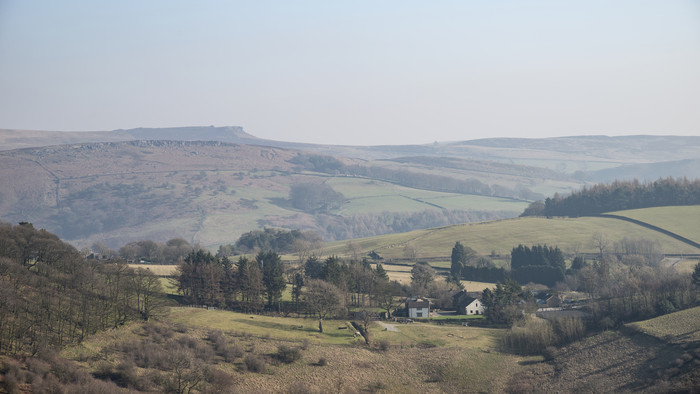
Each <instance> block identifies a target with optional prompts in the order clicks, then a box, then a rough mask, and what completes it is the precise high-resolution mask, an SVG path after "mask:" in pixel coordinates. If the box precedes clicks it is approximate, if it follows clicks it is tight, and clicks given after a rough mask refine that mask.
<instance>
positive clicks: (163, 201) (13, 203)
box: [0, 126, 700, 251]
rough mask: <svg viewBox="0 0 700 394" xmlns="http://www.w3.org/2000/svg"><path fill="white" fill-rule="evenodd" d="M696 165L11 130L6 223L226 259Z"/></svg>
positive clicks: (610, 141)
mask: <svg viewBox="0 0 700 394" xmlns="http://www.w3.org/2000/svg"><path fill="white" fill-rule="evenodd" d="M17 148H21V149H17ZM319 157H321V158H323V159H322V160H320V161H318V160H316V159H317V158H319ZM698 157H700V138H698V137H657V136H632V137H605V136H592V137H566V138H548V139H499V138H496V139H484V140H473V141H460V142H446V143H434V144H426V145H387V146H332V145H315V144H301V143H294V142H285V141H272V140H265V139H260V138H257V137H255V136H253V135H251V134H248V133H246V132H245V131H244V130H243V129H242V128H241V127H213V126H210V127H178V128H163V129H146V128H140V129H131V130H114V131H95V132H52V131H22V130H0V182H2V183H1V184H2V185H3V186H2V188H1V189H0V220H2V221H6V222H19V221H29V222H33V223H34V224H35V225H37V226H39V227H43V228H46V229H48V230H50V231H52V232H55V233H57V234H58V235H60V236H61V237H62V238H64V239H67V240H69V241H70V242H72V243H73V244H75V245H76V246H80V247H82V246H89V245H90V244H91V243H93V242H95V241H103V242H106V243H107V244H108V245H111V246H113V247H116V246H119V245H122V244H124V243H126V242H129V241H132V240H140V239H153V240H157V241H165V240H167V239H169V238H172V237H181V238H184V239H186V240H188V241H190V242H196V243H200V244H201V245H203V246H205V247H208V248H216V247H217V245H220V244H223V243H230V242H233V241H234V240H235V239H236V238H237V237H238V236H239V235H240V234H242V233H243V232H246V231H250V230H252V229H256V228H261V227H264V226H271V227H282V228H295V229H302V230H316V231H318V232H319V233H320V234H321V235H322V236H323V237H324V239H326V240H328V241H332V240H342V239H351V238H359V237H367V236H373V235H378V234H387V233H402V232H407V231H410V230H415V229H424V228H431V227H440V226H446V225H451V224H457V223H465V222H474V221H486V220H494V219H504V218H512V217H515V216H517V215H518V214H519V213H520V212H522V211H523V209H524V208H525V207H526V206H527V204H528V203H529V202H531V201H533V200H538V199H541V198H543V197H545V196H550V195H553V194H554V193H560V194H566V193H568V192H569V191H571V190H575V189H578V188H580V187H582V186H583V185H585V184H588V182H592V181H596V180H597V178H607V177H611V176H615V174H620V175H622V176H624V177H629V176H631V174H634V175H635V177H638V178H640V179H645V178H648V177H655V176H656V175H657V174H658V173H660V172H659V171H661V173H663V171H665V170H668V171H672V170H674V171H676V172H675V173H669V174H667V175H673V176H676V177H680V176H684V175H689V174H690V175H692V174H694V173H695V167H694V166H692V165H690V166H689V165H687V163H688V162H689V161H691V162H692V161H693V160H697V159H698ZM668 158H673V159H674V160H676V162H674V163H685V164H684V165H672V164H669V163H668V162H667V159H668ZM637 170H639V172H638V173H635V171H637ZM300 183H314V184H324V185H327V186H330V187H331V188H332V189H333V190H335V191H336V192H338V193H340V194H342V196H343V200H342V203H340V204H339V205H337V206H334V208H333V209H326V210H315V211H308V210H307V211H304V210H301V209H298V208H295V207H294V204H293V203H292V201H290V198H289V193H290V189H291V187H292V185H295V184H300ZM523 231H524V230H523ZM586 231H587V230H586ZM533 237H534V235H533ZM474 242H475V243H479V240H478V239H477V240H474ZM481 243H484V242H481ZM509 247H510V246H508V244H507V242H506V241H505V240H501V242H500V243H499V242H496V243H495V244H494V245H492V246H488V247H481V246H479V247H477V249H485V250H487V251H491V250H496V251H501V250H503V249H509Z"/></svg>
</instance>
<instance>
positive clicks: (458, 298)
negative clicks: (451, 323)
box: [453, 291, 484, 315]
mask: <svg viewBox="0 0 700 394" xmlns="http://www.w3.org/2000/svg"><path fill="white" fill-rule="evenodd" d="M453 300H454V305H455V307H456V308H457V314H459V315H483V314H484V304H483V303H482V302H481V300H479V298H477V297H474V296H472V295H470V294H469V293H467V292H466V291H460V292H459V293H457V294H455V296H454V299H453Z"/></svg>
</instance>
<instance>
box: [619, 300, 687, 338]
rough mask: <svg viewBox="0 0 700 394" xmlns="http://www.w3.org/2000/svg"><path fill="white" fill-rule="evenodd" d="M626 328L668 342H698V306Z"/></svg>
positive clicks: (631, 324)
mask: <svg viewBox="0 0 700 394" xmlns="http://www.w3.org/2000/svg"><path fill="white" fill-rule="evenodd" d="M628 326H629V327H631V328H633V329H636V330H639V331H641V332H643V333H645V334H648V335H651V336H654V337H657V338H659V339H662V340H665V341H669V342H676V343H677V342H681V343H682V342H694V341H700V306H698V307H695V308H691V309H686V310H683V311H679V312H674V313H670V314H668V315H663V316H659V317H655V318H653V319H649V320H644V321H640V322H636V323H630V324H628Z"/></svg>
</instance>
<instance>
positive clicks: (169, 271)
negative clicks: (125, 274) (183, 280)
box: [129, 264, 177, 276]
mask: <svg viewBox="0 0 700 394" xmlns="http://www.w3.org/2000/svg"><path fill="white" fill-rule="evenodd" d="M129 267H131V268H134V269H136V268H143V269H147V270H149V271H151V272H153V274H155V275H157V276H172V275H173V274H175V273H176V272H177V265H172V264H167V265H166V264H129Z"/></svg>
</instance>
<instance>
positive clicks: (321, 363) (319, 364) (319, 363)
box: [316, 357, 328, 367]
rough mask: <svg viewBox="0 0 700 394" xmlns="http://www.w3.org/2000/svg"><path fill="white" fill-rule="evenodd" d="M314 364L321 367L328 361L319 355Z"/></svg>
mask: <svg viewBox="0 0 700 394" xmlns="http://www.w3.org/2000/svg"><path fill="white" fill-rule="evenodd" d="M316 365H318V366H321V367H325V366H326V365H328V361H327V360H326V358H325V357H321V358H319V359H318V363H317V364H316Z"/></svg>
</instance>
